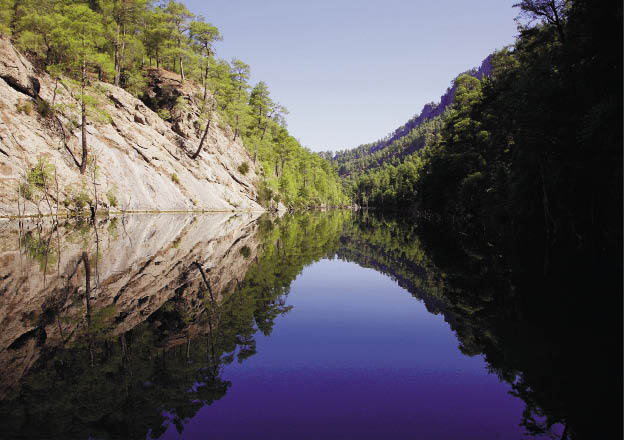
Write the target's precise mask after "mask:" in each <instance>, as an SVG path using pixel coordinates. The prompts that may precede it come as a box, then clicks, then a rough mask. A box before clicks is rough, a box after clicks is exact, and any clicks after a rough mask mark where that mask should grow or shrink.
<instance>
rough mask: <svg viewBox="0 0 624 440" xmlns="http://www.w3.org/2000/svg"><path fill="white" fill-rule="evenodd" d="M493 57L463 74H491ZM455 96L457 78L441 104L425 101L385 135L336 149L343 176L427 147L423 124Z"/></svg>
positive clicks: (446, 107)
mask: <svg viewBox="0 0 624 440" xmlns="http://www.w3.org/2000/svg"><path fill="white" fill-rule="evenodd" d="M491 58H492V56H491V55H489V56H488V57H487V58H486V59H484V60H483V62H482V63H481V65H480V66H479V67H475V68H472V69H470V70H468V71H466V72H463V73H462V75H463V74H469V75H472V76H474V77H475V78H478V79H483V77H487V76H490V75H491V73H492V66H491V64H490V60H491ZM458 76H459V75H458ZM454 97H455V81H454V80H453V82H452V84H451V86H450V87H449V88H447V89H446V92H445V93H444V95H442V97H441V98H440V102H439V103H434V102H430V103H428V104H425V106H424V107H423V109H422V110H421V112H420V113H418V114H416V115H414V116H413V117H412V118H411V119H410V120H409V121H407V122H406V123H405V124H403V125H402V126H400V127H399V128H397V129H396V130H394V131H393V132H392V133H390V134H389V135H388V136H386V137H385V138H383V139H380V140H378V141H376V142H373V143H370V144H364V145H360V146H359V147H356V148H353V149H351V150H343V151H338V152H336V153H335V154H334V155H333V157H332V160H333V161H335V162H337V164H338V170H339V174H340V176H341V177H345V176H348V175H349V174H351V173H352V172H353V171H355V170H358V171H365V170H367V169H370V168H376V167H377V166H380V165H381V164H383V163H385V162H387V161H388V160H392V161H395V162H396V161H398V162H402V161H403V158H404V157H405V156H407V155H409V154H411V153H413V152H415V151H418V150H419V149H421V148H422V147H423V146H424V142H425V138H426V134H427V132H429V131H430V130H428V129H427V127H424V126H423V124H425V123H426V122H428V121H432V120H433V119H435V118H437V117H439V116H441V115H442V114H443V113H444V112H445V111H446V109H448V108H449V107H450V105H451V104H452V103H453V99H454ZM419 128H421V130H418V132H416V131H415V130H416V129H419ZM408 135H410V138H411V139H409V140H407V139H405V138H406V137H407V136H408ZM385 150H388V151H385ZM326 156H328V154H327V153H324V157H326Z"/></svg>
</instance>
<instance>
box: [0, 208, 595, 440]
mask: <svg viewBox="0 0 624 440" xmlns="http://www.w3.org/2000/svg"><path fill="white" fill-rule="evenodd" d="M0 227H1V228H3V229H2V231H1V232H0V263H1V267H2V272H1V273H0V292H1V294H0V325H1V326H2V329H3V331H2V333H1V334H0V370H1V371H2V372H3V374H2V377H1V378H0V399H2V400H1V401H0V414H3V417H2V418H1V420H0V437H2V438H40V437H41V435H42V434H41V433H45V437H46V438H85V439H86V438H128V439H130V438H132V439H142V438H147V437H151V438H158V437H160V436H162V435H163V434H164V433H165V431H166V430H167V429H168V427H169V426H170V425H172V424H173V425H175V427H176V429H177V431H178V432H183V430H184V426H185V424H186V423H187V422H188V420H190V419H191V418H193V417H194V416H195V415H196V413H197V412H198V411H199V409H200V408H202V407H204V406H206V405H210V404H212V403H213V402H215V401H217V400H219V399H221V398H222V397H223V396H225V395H226V393H227V392H228V389H229V387H230V386H231V383H230V382H228V381H227V380H225V379H223V378H222V372H223V368H224V366H226V365H228V364H230V363H232V362H239V363H242V362H244V361H245V360H246V359H248V358H249V357H251V356H253V355H254V354H255V353H256V350H257V346H256V337H257V335H258V334H262V335H265V336H268V335H270V334H271V332H272V329H273V326H274V323H275V321H276V319H278V317H279V316H281V315H284V314H286V313H288V311H289V310H290V308H291V307H290V306H289V305H288V304H287V297H288V294H289V288H290V285H291V283H292V282H293V281H294V279H295V278H296V277H297V276H298V275H299V274H300V273H301V271H302V270H303V268H304V267H305V266H307V265H310V264H311V263H313V262H315V261H318V260H320V259H324V258H329V259H332V258H339V259H342V260H346V261H350V262H355V263H357V264H358V265H360V266H362V267H368V268H373V269H375V270H376V271H378V272H382V273H384V274H387V275H389V276H390V277H392V278H393V279H394V280H396V282H397V283H398V284H399V285H400V286H402V287H403V288H405V289H406V290H407V291H409V292H410V293H411V294H412V295H413V296H414V297H415V298H416V299H418V300H421V301H423V302H424V304H425V305H426V307H427V310H428V311H429V312H431V313H434V314H442V315H443V316H444V319H445V320H446V321H447V322H448V323H449V325H450V327H451V329H452V330H453V331H454V332H455V334H456V335H457V338H458V341H459V349H460V350H461V351H462V352H463V353H464V354H466V355H469V356H474V355H484V357H485V359H486V361H487V362H488V365H489V368H490V370H491V372H493V373H495V374H496V375H497V376H498V377H499V378H500V379H501V380H503V381H506V382H508V383H509V384H511V386H512V389H513V392H514V393H515V395H517V396H518V397H520V398H521V399H522V400H523V401H524V402H525V403H526V411H525V413H524V416H523V419H522V420H518V423H521V424H522V425H523V426H524V428H525V430H526V432H527V433H528V434H536V435H537V434H543V433H548V432H550V433H557V435H560V436H561V437H563V438H566V437H568V436H572V437H578V438H581V436H580V434H579V433H582V432H584V431H583V430H584V429H585V426H584V423H585V422H584V421H585V420H586V417H585V416H584V414H583V413H582V411H580V410H579V405H580V404H581V403H580V401H579V398H578V397H577V396H576V395H575V394H574V393H570V391H569V388H568V387H569V385H570V383H572V382H573V381H574V379H573V378H574V376H575V375H577V374H578V372H579V370H578V368H577V367H572V365H573V364H571V363H570V360H571V357H573V356H574V353H575V352H574V350H573V348H572V346H571V345H572V344H573V342H574V341H576V342H578V341H581V342H583V341H584V339H583V338H580V339H579V337H578V336H579V334H580V333H581V332H582V331H583V328H579V329H577V330H573V331H572V330H570V329H569V328H568V327H565V331H562V330H561V329H560V328H559V327H560V325H561V322H560V321H553V319H552V315H551V313H552V312H553V310H555V309H556V307H555V305H554V304H553V303H554V302H556V301H559V303H557V307H559V308H560V309H561V308H563V309H565V310H566V312H567V315H566V318H565V320H564V324H565V325H568V324H569V320H570V319H576V318H577V317H578V315H577V314H576V309H575V308H574V307H573V306H571V305H569V304H562V303H561V302H560V301H561V295H557V296H556V298H557V300H556V301H546V300H544V299H543V298H542V299H540V300H537V299H536V298H538V294H537V293H536V292H537V290H535V289H536V286H537V285H539V283H543V282H544V281H545V280H544V279H534V280H532V281H531V282H529V281H526V280H525V281H524V284H523V285H521V284H519V283H518V282H517V278H515V277H514V273H513V271H512V270H511V269H510V267H511V266H510V263H509V261H507V259H506V258H505V257H504V255H503V254H502V253H500V252H499V251H495V250H494V249H493V248H492V246H491V245H490V244H485V245H474V244H473V243H468V244H467V243H463V242H462V241H461V240H459V239H458V238H457V237H452V236H450V235H448V234H440V231H433V230H431V229H429V228H428V227H427V225H426V224H422V223H421V224H418V222H416V221H414V220H413V219H407V218H400V217H384V216H380V215H372V214H368V213H358V214H356V213H351V212H349V211H333V212H329V213H311V214H298V215H289V216H284V217H282V218H279V217H271V216H268V215H263V216H260V217H259V216H258V215H254V214H238V215H221V214H219V215H205V214H204V215H198V216H189V215H173V214H163V215H135V216H126V217H115V218H110V219H105V220H98V222H97V223H96V224H95V225H94V224H90V223H81V222H67V223H65V224H62V225H58V226H57V225H54V224H51V223H48V224H42V223H35V222H30V223H24V224H20V223H17V222H16V221H13V222H7V223H5V224H2V225H0ZM547 281H548V283H550V284H548V286H549V287H550V288H553V285H552V283H553V281H552V280H547ZM542 287H543V286H542ZM531 289H533V290H534V291H533V293H530V294H527V293H526V292H531ZM542 290H543V289H542V288H540V289H539V292H542ZM537 301H541V304H540V307H539V308H538V309H539V313H536V312H535V310H534V309H535V304H536V302H537ZM553 322H554V324H553ZM566 332H567V333H566ZM575 338H576V339H575ZM582 367H583V368H587V367H588V365H586V364H582ZM555 377H556V378H557V380H553V378H555ZM577 386H578V384H577ZM601 389H602V388H599V390H601ZM596 392H598V391H596ZM51 396H53V397H52V398H51ZM553 427H554V430H553ZM562 431H563V432H562ZM575 434H576V435H575Z"/></svg>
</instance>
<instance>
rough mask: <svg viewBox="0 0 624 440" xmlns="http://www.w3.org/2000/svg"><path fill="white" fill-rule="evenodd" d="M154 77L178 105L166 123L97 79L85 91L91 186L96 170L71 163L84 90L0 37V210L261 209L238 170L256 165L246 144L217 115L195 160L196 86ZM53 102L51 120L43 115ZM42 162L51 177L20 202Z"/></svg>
mask: <svg viewBox="0 0 624 440" xmlns="http://www.w3.org/2000/svg"><path fill="white" fill-rule="evenodd" d="M151 73H152V78H154V79H158V81H159V85H157V84H156V81H153V82H152V83H151V84H150V85H149V92H150V93H154V94H157V93H160V94H162V91H163V90H168V91H169V93H170V94H172V95H174V96H177V97H179V98H181V99H183V100H184V101H185V102H186V109H185V112H184V115H183V117H182V115H180V117H179V118H176V119H175V120H172V121H171V122H169V121H165V120H163V119H162V118H161V117H159V116H158V115H157V114H156V113H155V112H154V111H152V110H151V109H150V108H149V107H147V106H146V105H145V104H144V103H143V102H141V101H140V100H139V99H137V98H135V97H134V96H132V95H131V94H130V93H128V92H127V91H125V90H123V89H121V88H119V87H115V86H113V85H111V84H106V83H104V82H99V81H93V82H92V84H91V86H90V87H89V93H90V94H91V95H92V96H93V99H94V100H96V106H95V108H94V109H92V110H90V114H91V115H92V117H91V119H90V120H89V123H88V124H87V126H86V140H87V145H88V148H89V150H90V154H89V156H88V159H89V160H90V161H91V162H90V163H91V164H93V159H95V160H96V166H97V172H96V174H97V175H96V185H95V186H94V185H93V179H92V177H93V176H92V173H91V172H90V171H92V170H86V172H85V174H81V173H80V169H79V166H78V163H77V162H80V157H81V146H80V143H81V130H80V125H79V121H80V108H79V99H78V98H79V94H80V90H79V89H78V90H76V87H75V86H74V85H73V84H72V83H71V82H70V81H58V82H57V81H55V80H54V79H53V78H52V77H51V76H50V75H48V74H47V73H45V72H43V71H40V70H38V69H36V68H35V67H33V65H32V64H31V63H30V62H29V61H28V60H27V59H26V58H25V57H24V56H22V55H21V54H20V53H19V52H18V51H17V50H16V49H15V47H14V46H13V44H12V43H11V42H10V41H9V39H7V38H4V37H1V38H0V78H1V79H0V121H1V123H2V124H1V126H0V153H1V154H0V173H1V175H2V178H1V179H0V214H1V215H16V214H18V208H19V210H20V212H21V213H22V214H36V213H38V212H41V213H43V214H46V213H50V212H52V211H54V210H55V209H56V205H57V202H58V204H59V205H60V208H61V209H69V210H74V209H77V206H76V205H77V204H80V203H81V200H82V203H83V204H84V205H86V204H94V201H95V199H96V198H97V206H98V208H101V209H108V208H111V209H112V210H120V209H123V210H218V211H224V210H225V211H232V210H261V209H262V208H261V206H260V205H259V204H258V202H257V198H258V195H257V191H256V189H255V187H254V183H255V181H256V179H257V176H256V174H255V171H254V169H253V167H250V168H249V170H248V172H246V173H242V172H241V171H240V170H239V169H238V168H239V167H240V166H241V164H243V163H251V161H252V159H251V156H250V155H249V153H248V151H247V150H246V149H245V148H244V146H243V144H242V141H241V140H240V139H237V140H235V141H234V140H233V137H232V130H231V128H230V127H229V126H228V125H227V124H225V123H223V122H222V121H220V119H217V121H216V123H214V124H212V125H211V126H210V129H209V131H208V136H207V141H206V142H205V148H204V149H203V151H202V152H201V153H200V155H199V156H198V158H197V159H196V160H194V159H192V158H191V156H192V155H193V153H195V151H196V149H197V146H198V144H199V142H200V137H201V135H202V133H201V132H198V130H197V129H195V127H196V126H198V125H199V114H200V110H199V103H198V99H197V98H196V97H195V95H196V94H197V93H198V92H199V89H198V88H197V87H196V86H194V85H193V84H192V83H191V82H185V83H184V86H180V85H179V82H178V81H176V80H175V78H174V77H175V75H166V74H165V71H163V70H152V71H151ZM52 102H54V112H53V114H52V112H49V113H47V114H46V115H44V114H42V113H43V112H45V111H46V110H45V108H44V107H43V106H45V105H51V103H52ZM39 106H41V107H39ZM38 110H39V111H38ZM217 118H218V116H217ZM40 166H43V167H44V168H46V169H47V170H49V172H48V173H47V178H48V180H47V181H46V182H37V183H35V184H33V185H29V186H30V187H31V188H32V190H29V192H28V193H26V190H24V193H21V194H20V197H19V199H20V201H19V204H18V187H19V186H20V185H22V186H24V185H25V184H28V180H29V178H30V180H31V181H32V179H33V178H34V177H35V176H34V174H35V172H36V171H37V170H38V169H39V167H40ZM52 169H53V170H55V173H56V177H55V175H54V171H50V170H52ZM30 183H33V182H30ZM57 183H58V185H57ZM44 187H45V188H44ZM111 205H113V206H111ZM83 208H84V206H83Z"/></svg>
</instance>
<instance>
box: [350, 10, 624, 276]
mask: <svg viewBox="0 0 624 440" xmlns="http://www.w3.org/2000/svg"><path fill="white" fill-rule="evenodd" d="M516 7H517V8H518V11H519V16H518V18H517V22H518V29H519V35H518V37H517V40H516V42H515V44H514V45H512V46H510V47H506V48H504V49H502V50H500V51H497V52H495V53H494V54H493V55H492V56H491V58H490V63H491V74H490V75H489V76H487V77H484V78H483V79H482V80H479V79H477V78H475V77H474V76H471V75H469V74H464V75H460V76H459V77H458V78H457V79H456V80H455V82H454V87H455V96H454V101H453V104H452V105H451V106H450V108H449V109H448V110H447V111H446V112H445V113H443V114H442V115H440V116H438V117H437V118H434V119H431V120H429V121H427V122H425V123H423V124H422V125H420V126H419V127H417V128H415V129H412V131H411V132H410V133H409V134H408V135H406V136H403V137H401V138H399V139H397V140H394V141H393V142H392V143H391V144H390V145H389V146H386V147H385V148H383V149H380V150H378V151H375V152H373V153H371V154H367V155H363V156H362V157H361V158H356V159H355V161H350V162H349V161H347V162H348V163H346V164H341V166H342V167H348V166H354V164H355V168H358V167H359V168H363V172H361V173H353V174H352V175H351V176H349V178H348V179H345V180H344V183H345V190H346V191H347V193H348V194H349V195H350V196H351V197H352V198H353V200H354V201H355V202H356V203H358V204H360V205H363V206H371V207H383V208H393V209H397V208H399V209H409V210H414V211H416V212H418V214H419V215H421V216H425V217H427V218H429V219H434V220H437V221H439V222H442V223H444V224H446V225H448V226H450V227H451V228H452V229H454V230H457V231H461V232H463V233H467V234H470V235H472V236H476V237H481V238H485V239H487V240H489V241H490V242H492V243H502V242H507V241H508V240H509V239H511V241H512V242H513V243H515V245H517V249H523V250H524V251H525V252H526V253H527V254H531V255H534V257H533V258H535V255H536V254H537V255H538V256H539V258H536V259H535V261H536V265H538V266H543V267H544V270H545V271H546V270H547V268H548V267H549V266H551V265H552V263H553V260H555V259H556V256H563V255H566V258H567V257H569V255H577V254H578V255H586V256H587V255H589V256H590V260H591V261H594V262H596V261H599V260H601V259H603V258H606V255H616V254H617V253H618V252H619V251H618V247H619V246H621V242H622V233H621V232H622V231H621V225H622V57H621V54H622V42H621V35H622V6H621V5H617V4H615V3H613V4H610V5H603V6H601V7H596V6H595V5H594V4H593V3H592V2H589V1H587V0H576V1H566V0H559V1H543V0H523V1H521V2H520V3H518V4H517V5H516ZM411 151H416V152H415V153H411ZM620 250H621V248H620Z"/></svg>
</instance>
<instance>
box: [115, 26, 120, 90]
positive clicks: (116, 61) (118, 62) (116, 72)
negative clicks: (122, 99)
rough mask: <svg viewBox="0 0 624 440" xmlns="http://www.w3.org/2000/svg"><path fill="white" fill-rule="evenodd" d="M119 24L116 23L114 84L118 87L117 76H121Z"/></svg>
mask: <svg viewBox="0 0 624 440" xmlns="http://www.w3.org/2000/svg"><path fill="white" fill-rule="evenodd" d="M119 32H120V29H119V25H117V40H116V41H115V86H116V87H119V78H120V77H121V65H120V61H119Z"/></svg>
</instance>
